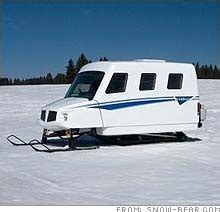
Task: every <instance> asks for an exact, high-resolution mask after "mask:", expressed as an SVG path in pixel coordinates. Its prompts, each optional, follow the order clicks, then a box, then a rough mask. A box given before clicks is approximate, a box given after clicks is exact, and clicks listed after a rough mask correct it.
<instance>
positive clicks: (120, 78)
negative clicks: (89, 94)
mask: <svg viewBox="0 0 220 212" xmlns="http://www.w3.org/2000/svg"><path fill="white" fill-rule="evenodd" d="M127 78H128V74H126V73H114V74H113V76H112V78H111V80H110V82H109V84H108V87H107V89H106V91H105V92H106V93H107V94H109V93H119V92H124V91H125V89H126V84H127Z"/></svg>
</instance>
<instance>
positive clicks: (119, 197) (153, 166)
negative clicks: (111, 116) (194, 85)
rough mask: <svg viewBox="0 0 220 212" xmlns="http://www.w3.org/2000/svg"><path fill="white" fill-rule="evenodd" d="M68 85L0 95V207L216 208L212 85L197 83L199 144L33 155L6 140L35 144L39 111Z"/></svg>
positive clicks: (216, 113)
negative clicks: (203, 116) (202, 116)
mask: <svg viewBox="0 0 220 212" xmlns="http://www.w3.org/2000/svg"><path fill="white" fill-rule="evenodd" d="M67 88H68V85H41V86H8V87H7V86H2V87H0V108H1V113H0V138H1V140H0V170H1V171H0V177H1V181H0V205H123V204H129V205H136V204H139V205H142V204H145V205H146V204H194V205H195V204H199V205H200V204H201V205H202V204H217V203H218V204H219V203H220V141H219V138H220V92H219V90H220V81H218V80H199V91H200V102H201V103H204V104H205V105H206V107H207V109H208V114H207V120H206V121H205V123H204V126H203V127H202V128H201V129H198V130H197V131H193V132H187V135H188V136H190V137H193V138H199V139H201V141H195V142H184V143H154V144H144V145H131V146H123V147H122V146H108V147H101V148H100V149H96V150H90V151H75V152H60V153H53V154H47V153H38V152H35V151H33V149H31V148H30V147H14V146H12V145H10V144H9V143H8V142H7V141H6V137H7V136H8V135H9V134H16V135H17V136H19V137H21V138H23V139H24V140H30V139H32V138H38V139H40V137H41V134H42V128H41V127H40V126H39V125H38V124H37V121H36V120H37V118H38V114H39V112H40V108H41V106H42V105H43V104H47V103H49V102H52V101H54V100H57V99H59V98H62V97H63V96H64V93H65V92H66V90H67Z"/></svg>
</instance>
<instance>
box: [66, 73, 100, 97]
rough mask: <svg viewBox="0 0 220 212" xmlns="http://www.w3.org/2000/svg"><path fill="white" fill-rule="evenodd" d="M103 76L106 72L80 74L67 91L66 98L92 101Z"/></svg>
mask: <svg viewBox="0 0 220 212" xmlns="http://www.w3.org/2000/svg"><path fill="white" fill-rule="evenodd" d="M103 76H104V72H101V71H85V72H81V73H79V74H78V75H77V76H76V78H75V79H74V81H73V83H72V85H71V87H70V88H69V90H68V91H67V94H66V96H65V98H68V97H81V98H88V99H90V100H91V99H93V97H94V96H95V93H96V91H97V90H98V87H99V85H100V83H101V81H102V78H103Z"/></svg>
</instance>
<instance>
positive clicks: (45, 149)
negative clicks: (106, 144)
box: [29, 139, 99, 153]
mask: <svg viewBox="0 0 220 212" xmlns="http://www.w3.org/2000/svg"><path fill="white" fill-rule="evenodd" d="M36 143H37V145H39V147H40V148H38V147H37V145H36ZM29 144H30V146H31V147H32V148H33V149H34V150H35V151H37V152H47V153H52V152H67V151H76V150H92V149H97V148H99V147H98V146H91V147H79V146H72V147H69V146H68V145H67V146H65V147H63V148H53V149H52V148H50V147H49V146H48V145H45V144H43V143H41V142H40V141H38V140H37V139H33V140H31V141H30V142H29Z"/></svg>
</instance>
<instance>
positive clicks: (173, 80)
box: [167, 74, 183, 89]
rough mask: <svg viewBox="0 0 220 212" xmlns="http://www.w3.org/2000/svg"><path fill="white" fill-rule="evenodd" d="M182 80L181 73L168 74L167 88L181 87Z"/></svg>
mask: <svg viewBox="0 0 220 212" xmlns="http://www.w3.org/2000/svg"><path fill="white" fill-rule="evenodd" d="M182 82H183V74H169V79H168V85H167V88H168V89H181V88H182Z"/></svg>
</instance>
